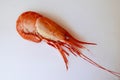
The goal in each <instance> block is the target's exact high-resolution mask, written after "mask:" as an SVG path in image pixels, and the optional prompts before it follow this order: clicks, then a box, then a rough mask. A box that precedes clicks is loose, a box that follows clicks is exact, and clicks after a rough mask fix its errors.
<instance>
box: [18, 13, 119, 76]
mask: <svg viewBox="0 0 120 80" xmlns="http://www.w3.org/2000/svg"><path fill="white" fill-rule="evenodd" d="M16 30H17V32H18V33H19V35H20V36H21V37H22V38H24V39H26V40H29V41H33V42H36V43H40V42H41V41H44V42H46V43H47V44H48V45H50V46H53V47H54V48H56V49H57V50H58V51H59V52H60V54H61V55H62V57H63V60H64V62H65V65H66V69H68V59H67V56H69V54H70V53H72V54H74V55H75V56H80V57H81V58H83V59H84V60H86V61H88V62H89V63H91V64H93V65H94V66H96V67H98V68H101V69H103V70H105V71H107V72H109V73H111V74H113V75H115V76H118V77H120V73H117V72H114V71H111V70H109V69H106V68H104V67H103V66H101V65H99V64H97V63H96V62H94V61H93V60H91V59H90V58H88V57H87V56H86V55H84V54H83V53H82V52H81V51H80V49H87V48H86V47H84V45H85V44H87V45H96V43H90V42H84V41H80V40H77V39H75V38H74V37H73V36H72V35H71V34H70V33H69V32H68V31H67V30H65V29H64V28H63V27H61V26H60V25H58V24H57V23H56V22H54V21H52V20H51V19H49V18H47V17H45V16H43V15H41V14H39V13H37V12H34V11H27V12H24V13H22V14H21V15H20V16H19V17H18V19H17V21H16ZM66 49H67V50H66Z"/></svg>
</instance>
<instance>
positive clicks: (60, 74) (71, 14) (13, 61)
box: [0, 0, 120, 80]
mask: <svg viewBox="0 0 120 80" xmlns="http://www.w3.org/2000/svg"><path fill="white" fill-rule="evenodd" d="M28 10H33V11H37V12H39V13H41V14H43V15H45V16H47V17H49V18H51V19H53V20H55V21H56V22H58V23H59V24H60V25H62V26H64V27H65V28H66V29H70V33H72V34H73V35H74V36H77V39H81V38H82V40H85V41H89V42H95V43H97V44H98V45H97V46H86V47H87V48H89V49H90V50H91V52H92V53H93V54H89V53H87V52H86V51H84V50H83V52H84V53H86V55H89V57H90V58H92V59H93V60H95V61H96V62H97V63H99V64H100V65H102V66H105V67H106V68H109V69H111V70H114V71H117V72H120V0H0V80H119V79H118V78H117V77H116V76H113V75H111V74H109V73H108V72H105V71H103V70H101V69H98V68H96V67H95V66H93V65H91V64H89V63H88V62H86V61H84V60H83V59H81V58H79V57H75V56H73V55H71V56H70V57H69V70H68V71H66V69H65V65H64V61H63V59H62V57H61V55H60V53H59V52H58V51H57V50H56V49H54V48H53V47H50V46H48V45H47V44H46V43H44V42H42V43H38V44H37V43H33V42H29V41H27V40H24V39H22V38H21V37H20V36H19V34H18V33H17V31H16V20H17V18H18V16H19V15H20V14H21V13H22V12H24V11H28ZM78 37H79V38H78Z"/></svg>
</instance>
